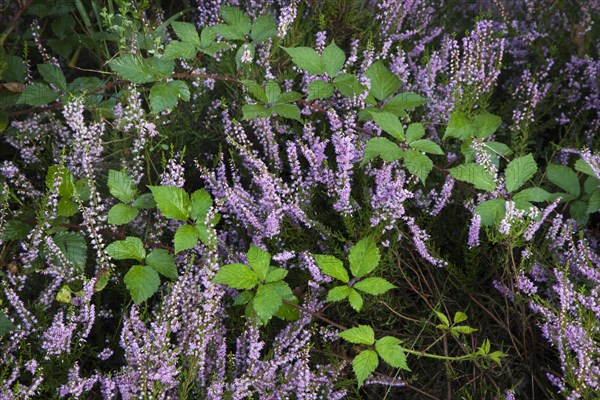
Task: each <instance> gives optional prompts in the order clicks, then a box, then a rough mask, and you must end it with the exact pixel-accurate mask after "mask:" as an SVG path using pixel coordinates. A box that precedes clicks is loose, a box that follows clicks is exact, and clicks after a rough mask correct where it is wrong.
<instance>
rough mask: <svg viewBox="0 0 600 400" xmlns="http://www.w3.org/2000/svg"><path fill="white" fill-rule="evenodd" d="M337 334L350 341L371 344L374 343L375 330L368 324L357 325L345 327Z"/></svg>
mask: <svg viewBox="0 0 600 400" xmlns="http://www.w3.org/2000/svg"><path fill="white" fill-rule="evenodd" d="M338 336H339V337H341V338H342V339H344V340H345V341H347V342H350V343H356V344H366V345H369V346H370V345H372V344H373V343H375V332H374V331H373V328H371V327H370V326H368V325H359V326H357V327H356V328H350V329H346V330H345V331H343V332H340V333H338Z"/></svg>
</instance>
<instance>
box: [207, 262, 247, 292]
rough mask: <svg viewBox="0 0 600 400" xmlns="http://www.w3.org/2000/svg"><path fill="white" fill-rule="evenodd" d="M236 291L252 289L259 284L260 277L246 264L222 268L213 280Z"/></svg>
mask: <svg viewBox="0 0 600 400" xmlns="http://www.w3.org/2000/svg"><path fill="white" fill-rule="evenodd" d="M212 281H213V282H214V283H220V284H222V285H227V286H229V287H232V288H234V289H252V288H253V287H255V286H256V285H257V284H258V275H256V272H254V271H252V270H251V269H250V268H249V267H248V266H247V265H244V264H229V265H224V266H222V267H221V268H220V269H219V270H218V271H217V273H216V275H215V277H214V278H213V280H212Z"/></svg>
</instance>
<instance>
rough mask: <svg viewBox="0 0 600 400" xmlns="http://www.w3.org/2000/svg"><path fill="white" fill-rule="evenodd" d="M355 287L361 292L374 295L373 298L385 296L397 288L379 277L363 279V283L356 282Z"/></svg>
mask: <svg viewBox="0 0 600 400" xmlns="http://www.w3.org/2000/svg"><path fill="white" fill-rule="evenodd" d="M353 287H354V288H355V289H358V290H360V291H361V292H365V293H368V294H372V295H373V296H377V295H380V294H383V293H385V292H387V291H388V290H390V289H394V288H396V286H395V285H392V284H391V283H389V282H388V281H386V280H385V279H383V278H378V277H372V278H366V279H363V280H362V281H359V282H356V284H354V286H353Z"/></svg>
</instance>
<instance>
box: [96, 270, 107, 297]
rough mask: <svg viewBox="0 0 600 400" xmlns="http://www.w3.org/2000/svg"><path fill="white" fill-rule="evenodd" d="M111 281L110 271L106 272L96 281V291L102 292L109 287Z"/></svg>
mask: <svg viewBox="0 0 600 400" xmlns="http://www.w3.org/2000/svg"><path fill="white" fill-rule="evenodd" d="M109 280H110V271H104V272H103V273H102V274H101V275H100V277H99V278H98V280H97V281H96V284H95V285H94V291H95V292H100V291H102V290H104V288H105V287H106V286H107V285H108V282H109Z"/></svg>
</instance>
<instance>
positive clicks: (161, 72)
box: [145, 57, 175, 79]
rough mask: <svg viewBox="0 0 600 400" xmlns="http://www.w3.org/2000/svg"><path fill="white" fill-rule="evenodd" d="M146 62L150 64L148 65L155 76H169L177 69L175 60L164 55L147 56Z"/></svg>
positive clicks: (163, 77)
mask: <svg viewBox="0 0 600 400" xmlns="http://www.w3.org/2000/svg"><path fill="white" fill-rule="evenodd" d="M145 62H146V63H147V64H148V67H149V68H150V70H151V71H152V74H153V75H154V76H155V78H156V77H158V78H162V79H165V78H169V77H170V76H171V74H173V71H174V70H175V62H174V61H173V60H167V59H165V58H164V57H161V58H158V57H152V58H147V59H146V60H145Z"/></svg>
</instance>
